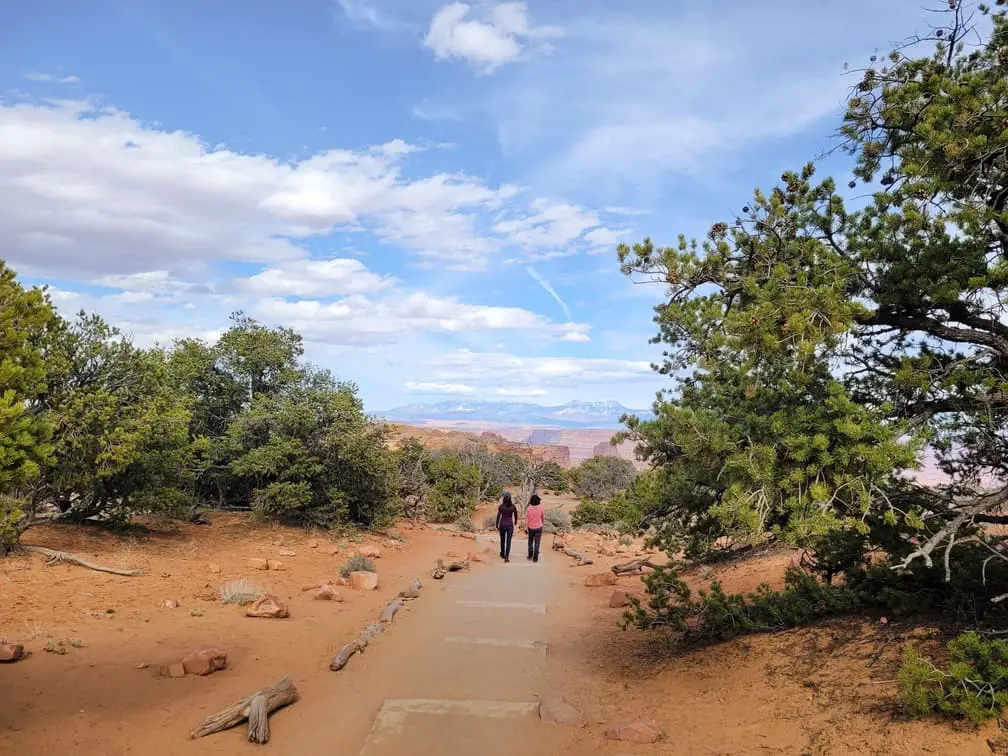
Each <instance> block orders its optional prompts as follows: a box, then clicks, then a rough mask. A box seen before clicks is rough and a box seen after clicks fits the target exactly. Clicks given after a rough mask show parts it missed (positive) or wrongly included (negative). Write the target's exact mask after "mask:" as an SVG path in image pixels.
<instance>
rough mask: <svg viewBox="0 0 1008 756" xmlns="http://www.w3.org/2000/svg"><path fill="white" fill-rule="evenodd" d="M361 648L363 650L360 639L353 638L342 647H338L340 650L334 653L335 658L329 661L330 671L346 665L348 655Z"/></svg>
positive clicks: (348, 658) (336, 670)
mask: <svg viewBox="0 0 1008 756" xmlns="http://www.w3.org/2000/svg"><path fill="white" fill-rule="evenodd" d="M361 650H363V646H361V644H360V641H358V640H356V639H354V640H352V641H350V642H349V643H347V644H346V645H345V646H343V648H342V649H340V652H339V653H338V654H336V658H335V659H333V660H332V661H331V662H329V669H330V671H332V672H339V671H340V670H341V669H343V667H345V666H346V665H347V662H349V661H350V657H351V656H353V655H354V654H356V653H357V652H358V651H361Z"/></svg>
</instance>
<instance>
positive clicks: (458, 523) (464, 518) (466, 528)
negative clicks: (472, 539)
mask: <svg viewBox="0 0 1008 756" xmlns="http://www.w3.org/2000/svg"><path fill="white" fill-rule="evenodd" d="M455 527H456V528H458V529H459V530H461V531H462V532H463V533H474V532H476V526H475V525H473V518H472V513H471V512H463V513H462V514H460V515H459V517H458V519H457V520H455Z"/></svg>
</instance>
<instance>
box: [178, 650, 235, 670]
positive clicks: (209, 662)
mask: <svg viewBox="0 0 1008 756" xmlns="http://www.w3.org/2000/svg"><path fill="white" fill-rule="evenodd" d="M226 667H227V654H226V653H224V652H223V651H221V650H220V649H219V648H217V647H216V646H203V647H201V648H197V649H194V650H192V651H190V652H189V653H188V654H186V655H185V656H183V657H182V668H183V670H185V673H186V674H187V675H209V674H213V673H214V672H216V671H217V670H220V669H225V668H226Z"/></svg>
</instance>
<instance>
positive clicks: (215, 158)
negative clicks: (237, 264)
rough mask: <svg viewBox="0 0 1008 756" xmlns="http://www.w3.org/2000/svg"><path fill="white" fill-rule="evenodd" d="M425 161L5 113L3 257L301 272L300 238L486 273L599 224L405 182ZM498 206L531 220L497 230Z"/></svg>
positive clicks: (1, 138) (86, 269)
mask: <svg viewBox="0 0 1008 756" xmlns="http://www.w3.org/2000/svg"><path fill="white" fill-rule="evenodd" d="M415 150H416V147H414V146H412V145H409V144H406V143H405V142H403V141H402V140H393V141H391V142H388V143H386V144H383V145H379V146H377V147H375V148H372V149H370V150H364V151H356V152H355V151H348V150H339V149H332V150H327V151H325V152H320V153H318V154H315V155H313V156H311V157H308V158H306V159H302V160H295V161H281V160H279V159H276V158H272V157H269V156H265V155H253V154H244V153H241V152H236V151H233V150H231V149H228V148H227V147H223V146H221V147H216V148H211V147H209V146H208V145H207V144H206V143H204V142H203V141H202V140H201V139H200V138H199V137H198V136H196V135H193V134H189V133H185V132H181V131H174V132H169V131H162V130H159V129H157V128H155V127H153V126H148V125H144V124H141V123H140V122H138V121H137V120H136V119H134V118H132V117H131V116H130V115H129V114H127V113H124V112H122V111H119V110H115V109H113V108H97V107H95V106H93V105H91V104H89V103H86V102H77V101H63V102H58V103H31V104H17V105H7V106H0V248H2V249H3V250H4V256H5V258H6V259H7V260H8V261H10V262H11V263H12V264H13V265H15V266H17V267H18V268H19V269H20V270H21V272H26V273H32V274H38V275H47V274H52V275H58V276H60V277H61V278H73V277H78V278H80V279H82V280H93V279H94V278H97V277H101V276H103V275H109V274H113V273H114V274H118V275H124V274H139V273H151V272H160V273H163V274H165V275H169V274H170V275H178V274H182V273H185V274H186V275H188V274H189V273H191V271H193V270H195V269H199V268H200V267H202V266H205V265H206V264H207V263H208V262H210V261H220V260H233V261H242V262H253V263H260V264H267V265H270V266H271V267H274V268H275V267H278V266H280V264H282V263H288V264H289V263H294V262H296V261H298V260H301V259H303V258H304V257H305V253H304V251H303V250H302V249H301V248H299V247H298V246H297V242H298V241H299V240H302V239H307V238H309V237H313V236H320V235H325V234H328V233H331V232H333V231H336V230H341V231H344V232H347V233H371V234H374V235H375V236H377V237H378V238H379V239H380V240H382V241H384V242H385V243H387V244H390V245H395V246H398V247H400V248H403V249H405V250H407V251H409V252H410V253H412V254H414V255H416V256H417V257H419V258H421V259H422V260H424V261H426V262H428V263H431V264H433V263H436V264H438V265H443V266H445V267H448V268H459V269H469V270H480V269H483V268H485V267H486V266H487V263H488V260H489V259H491V258H492V257H493V256H494V255H496V254H498V253H499V252H500V251H501V250H503V249H505V248H506V247H508V246H522V247H528V248H530V249H532V248H535V247H536V246H537V245H539V246H543V245H555V244H562V243H565V242H564V240H569V241H570V242H575V241H577V240H576V238H573V237H575V235H576V234H577V233H579V232H580V229H581V228H582V226H583V225H584V224H585V223H588V222H589V221H590V220H591V215H590V214H589V213H587V212H586V211H582V210H580V209H579V208H576V207H573V206H569V205H550V204H549V203H548V202H547V201H545V200H538V201H537V202H536V203H534V204H533V207H532V209H531V211H530V210H528V209H525V208H524V206H523V205H522V198H521V196H520V194H519V190H518V188H517V187H516V186H513V185H509V184H505V185H502V186H499V187H496V188H495V187H491V186H489V185H487V184H486V183H485V182H484V181H482V180H480V179H478V178H475V177H472V176H469V175H466V174H462V173H437V174H434V175H429V176H424V177H419V178H414V179H406V178H404V177H403V175H402V173H403V161H404V160H406V159H407V158H408V157H409V155H410V153H412V152H414V151H415ZM560 208H562V209H560ZM503 211H507V212H508V213H509V214H510V215H511V216H517V217H522V218H524V220H522V221H515V222H512V223H511V224H505V225H503V226H501V227H500V228H499V229H495V228H494V227H493V221H492V216H493V215H494V214H499V213H500V212H503ZM526 216H527V217H526ZM183 277H185V276H183Z"/></svg>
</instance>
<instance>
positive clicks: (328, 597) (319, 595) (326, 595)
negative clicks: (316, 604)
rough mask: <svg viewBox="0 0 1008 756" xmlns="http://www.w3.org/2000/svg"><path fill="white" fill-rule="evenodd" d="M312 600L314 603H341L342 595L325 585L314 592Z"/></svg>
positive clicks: (327, 584)
mask: <svg viewBox="0 0 1008 756" xmlns="http://www.w3.org/2000/svg"><path fill="white" fill-rule="evenodd" d="M314 598H315V600H316V601H342V600H343V595H342V594H341V593H340V592H339V591H337V590H336V589H335V588H333V587H332V586H331V585H330V584H329V583H326V584H325V585H323V586H322V587H320V588H319V589H318V590H317V591H315V596H314Z"/></svg>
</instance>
